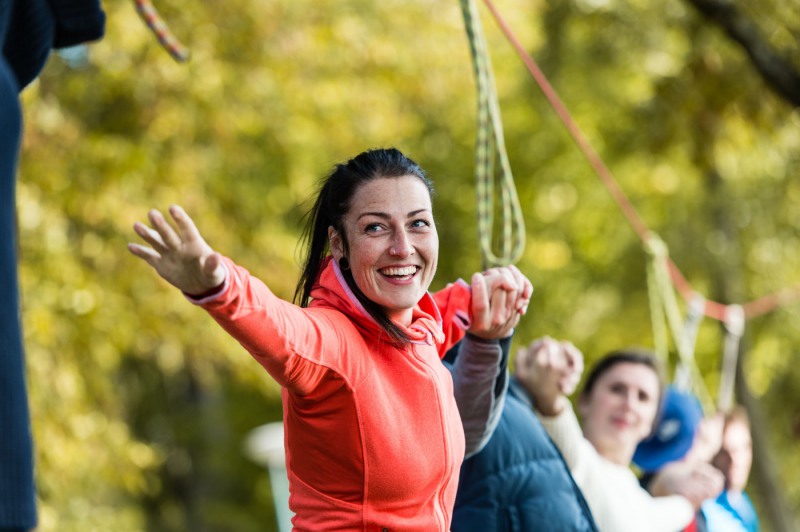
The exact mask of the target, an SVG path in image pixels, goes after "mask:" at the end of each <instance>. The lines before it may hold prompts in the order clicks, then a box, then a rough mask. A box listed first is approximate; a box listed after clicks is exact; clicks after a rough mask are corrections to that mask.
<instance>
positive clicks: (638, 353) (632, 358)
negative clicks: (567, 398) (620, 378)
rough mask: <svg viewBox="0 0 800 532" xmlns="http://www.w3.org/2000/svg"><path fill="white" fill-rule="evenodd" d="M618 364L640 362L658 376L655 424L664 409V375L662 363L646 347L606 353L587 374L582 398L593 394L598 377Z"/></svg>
mask: <svg viewBox="0 0 800 532" xmlns="http://www.w3.org/2000/svg"><path fill="white" fill-rule="evenodd" d="M618 364H640V365H642V366H645V367H648V368H650V369H652V370H653V373H655V374H656V377H657V378H658V398H657V400H658V409H657V410H656V416H655V418H654V421H653V426H655V425H656V424H657V421H658V420H659V419H661V411H662V410H663V407H664V405H663V403H664V401H663V399H664V377H663V371H662V369H661V364H660V363H659V361H658V359H657V358H656V357H655V356H654V355H653V353H652V352H650V351H647V350H645V349H638V348H626V349H620V350H617V351H612V352H610V353H608V354H606V355H605V356H604V357H603V358H601V359H600V360H598V361H597V362H596V363H595V365H594V366H592V369H591V370H590V371H589V373H588V375H587V376H586V381H585V382H584V384H583V390H582V391H581V399H588V398H589V395H591V393H592V390H593V389H594V385H595V384H597V381H598V379H600V377H601V376H602V375H603V374H604V373H606V372H607V371H609V370H610V369H611V368H613V367H614V366H616V365H618Z"/></svg>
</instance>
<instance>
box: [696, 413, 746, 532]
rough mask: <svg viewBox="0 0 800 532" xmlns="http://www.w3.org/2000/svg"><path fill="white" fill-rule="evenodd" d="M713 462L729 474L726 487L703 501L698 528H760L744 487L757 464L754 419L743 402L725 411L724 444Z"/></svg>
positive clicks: (739, 531)
mask: <svg viewBox="0 0 800 532" xmlns="http://www.w3.org/2000/svg"><path fill="white" fill-rule="evenodd" d="M711 463H712V464H713V465H714V466H715V467H717V468H718V469H719V470H720V471H721V472H722V474H723V475H724V476H725V489H724V491H723V492H722V493H721V494H720V495H719V496H718V497H716V498H714V499H709V500H706V501H705V502H703V505H702V507H701V510H700V514H699V516H698V526H697V529H698V531H701V532H702V531H708V532H758V530H759V529H760V527H759V522H758V515H757V514H756V510H755V508H754V507H753V503H752V501H750V497H748V496H747V494H746V493H745V491H744V488H745V487H746V486H747V479H748V478H749V476H750V468H751V466H752V465H753V440H752V438H751V436H750V419H749V418H748V416H747V412H746V411H745V409H744V408H742V407H741V406H737V407H735V408H734V409H733V410H732V411H731V412H730V413H728V414H725V418H724V426H723V430H722V445H721V447H720V449H719V452H718V453H717V454H716V456H714V458H713V459H712V461H711Z"/></svg>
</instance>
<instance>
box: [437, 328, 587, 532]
mask: <svg viewBox="0 0 800 532" xmlns="http://www.w3.org/2000/svg"><path fill="white" fill-rule="evenodd" d="M500 345H501V346H502V351H503V357H502V359H501V371H502V373H501V375H500V376H501V378H502V380H500V379H498V381H497V384H496V393H497V394H498V395H499V394H500V391H501V389H502V387H504V386H506V385H507V386H508V393H507V394H506V397H505V402H504V404H503V408H502V413H501V416H500V419H499V423H498V424H497V427H496V428H495V430H494V432H493V433H492V435H491V438H490V439H489V441H488V443H487V444H486V446H485V447H483V449H482V450H481V451H480V452H479V453H477V454H475V455H473V456H471V457H468V458H467V459H466V460H464V463H463V464H462V466H461V476H460V478H459V482H458V493H457V495H456V504H455V508H454V510H453V528H452V529H453V532H486V531H487V530H489V531H494V532H514V531H522V530H557V531H559V532H584V531H587V532H588V531H596V530H597V527H596V525H595V523H594V519H593V518H592V514H591V511H590V510H589V506H588V505H587V503H586V500H585V499H584V498H583V494H582V493H581V490H580V489H579V488H578V486H577V485H576V484H575V481H574V480H573V478H572V475H571V474H570V471H569V467H568V466H567V464H566V463H565V462H564V459H563V458H562V457H561V453H560V452H559V451H558V449H557V448H556V446H555V445H554V444H553V441H552V440H551V439H550V437H549V436H548V434H547V432H546V431H545V429H544V427H543V426H542V423H541V422H540V421H539V419H538V418H537V417H536V414H535V413H534V411H533V408H534V404H533V401H534V399H533V397H531V395H530V394H529V393H528V391H527V390H526V389H525V387H524V386H523V385H522V383H521V382H520V381H519V379H518V378H517V377H516V376H509V375H508V369H507V365H508V359H509V352H510V348H511V338H510V337H509V338H504V339H502V340H501V341H500ZM457 348H458V346H456V347H455V348H453V349H451V350H450V351H449V352H448V353H447V356H446V357H445V361H446V362H456V363H457V362H459V361H460V360H461V358H462V357H463V356H464V354H467V353H464V352H463V349H462V350H461V352H460V351H459V350H458V349H457ZM576 362H578V363H581V362H582V361H581V360H577V361H576ZM579 377H580V372H579V371H576V372H573V373H572V376H571V377H570V378H569V379H566V380H565V381H564V382H563V387H564V391H565V393H571V392H572V391H573V390H574V389H575V387H576V386H577V385H578V378H579ZM459 406H460V405H459Z"/></svg>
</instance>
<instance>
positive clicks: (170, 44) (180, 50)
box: [134, 0, 189, 63]
mask: <svg viewBox="0 0 800 532" xmlns="http://www.w3.org/2000/svg"><path fill="white" fill-rule="evenodd" d="M134 3H135V4H136V12H137V13H139V16H140V17H142V20H144V22H145V24H147V27H148V28H150V31H152V32H153V33H154V34H155V36H156V38H157V39H158V42H159V43H161V46H163V47H164V49H165V50H166V51H167V52H169V55H171V56H172V58H173V59H174V60H175V61H177V62H179V63H183V62H185V61H188V60H189V49H188V48H186V47H185V46H184V45H182V44H181V43H180V41H179V40H178V39H176V38H175V36H174V35H173V34H172V32H171V31H170V30H169V27H168V26H167V24H166V23H165V22H164V21H163V20H162V18H161V16H160V15H159V14H158V11H156V8H155V7H153V4H151V3H150V0H134Z"/></svg>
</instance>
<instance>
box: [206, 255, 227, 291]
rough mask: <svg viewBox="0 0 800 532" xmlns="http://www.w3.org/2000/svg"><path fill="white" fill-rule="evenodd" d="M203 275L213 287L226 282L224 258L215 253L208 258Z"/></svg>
mask: <svg viewBox="0 0 800 532" xmlns="http://www.w3.org/2000/svg"><path fill="white" fill-rule="evenodd" d="M203 275H204V276H205V277H206V278H207V279H208V280H209V281H210V282H211V284H212V285H213V286H218V285H221V284H222V283H223V282H225V267H224V266H223V265H222V257H221V256H220V254H219V253H217V252H214V253H212V254H211V255H209V256H208V258H207V259H206V261H205V264H203Z"/></svg>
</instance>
